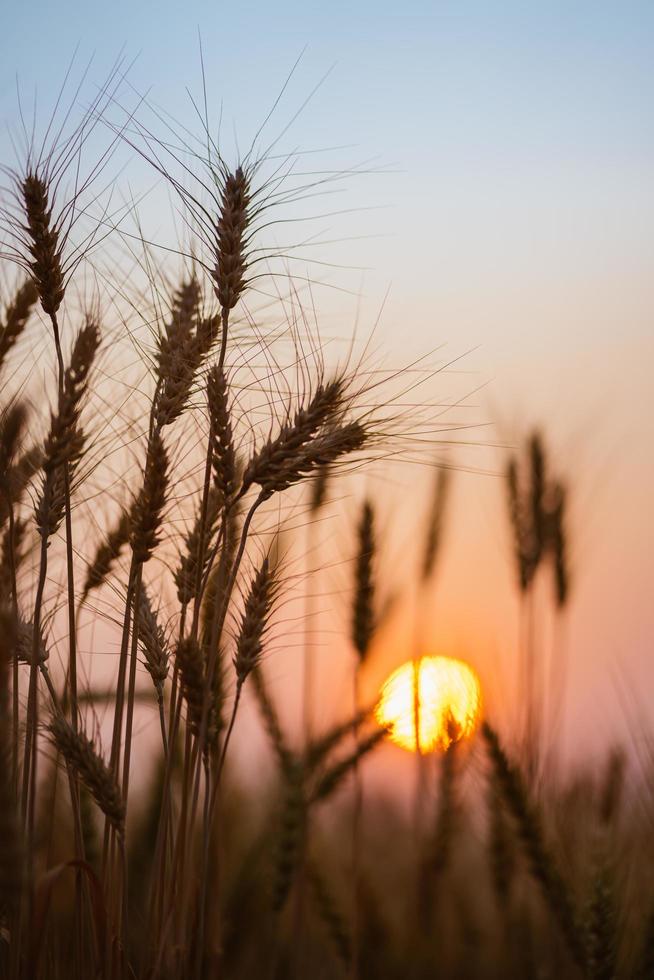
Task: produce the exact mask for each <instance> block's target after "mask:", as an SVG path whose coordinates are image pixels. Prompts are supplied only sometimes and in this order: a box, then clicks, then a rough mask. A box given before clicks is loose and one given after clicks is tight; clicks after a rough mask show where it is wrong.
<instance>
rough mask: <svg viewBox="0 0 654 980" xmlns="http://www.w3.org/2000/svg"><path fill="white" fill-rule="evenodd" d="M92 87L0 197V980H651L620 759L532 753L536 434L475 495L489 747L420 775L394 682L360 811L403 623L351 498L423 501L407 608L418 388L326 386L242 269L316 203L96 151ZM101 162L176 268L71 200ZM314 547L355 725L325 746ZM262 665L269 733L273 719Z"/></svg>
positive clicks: (430, 479)
mask: <svg viewBox="0 0 654 980" xmlns="http://www.w3.org/2000/svg"><path fill="white" fill-rule="evenodd" d="M119 80H120V71H119V70H118V69H116V71H115V72H114V73H113V74H112V75H111V76H110V77H109V79H108V80H107V81H106V82H105V84H104V85H103V86H102V87H101V88H100V90H99V94H96V95H95V96H94V97H93V98H92V99H91V101H90V104H89V105H88V106H87V108H86V109H84V110H83V111H82V112H81V113H79V112H78V102H77V100H73V101H71V103H70V106H69V107H64V106H65V102H62V104H61V105H59V106H57V107H56V108H55V110H54V112H53V115H52V118H51V121H50V124H49V125H48V126H46V127H44V128H43V132H40V133H39V134H38V135H37V134H36V133H30V132H28V130H25V136H26V141H25V146H24V147H23V148H22V150H21V152H20V153H19V154H18V155H19V158H20V162H19V164H18V165H15V166H14V165H7V166H6V167H5V168H4V174H5V179H4V181H3V183H4V187H3V191H2V199H1V215H2V249H1V252H2V265H3V271H2V283H3V303H2V309H1V313H0V372H2V404H1V407H0V457H1V458H0V518H1V523H2V527H1V529H0V530H1V533H2V540H1V555H0V581H1V583H2V587H1V589H0V602H1V605H0V620H1V629H0V751H1V752H2V764H1V766H0V797H1V802H0V821H1V822H2V823H1V827H0V923H1V928H0V975H1V976H2V977H7V978H10V980H19V978H28V977H29V978H31V977H44V978H53V980H58V978H61V980H64V978H71V980H78V978H79V980H87V978H90V977H104V978H107V980H118V978H121V980H122V978H125V980H126V978H130V977H138V978H144V980H145V978H148V980H149V978H152V980H155V978H161V980H168V978H170V980H177V978H180V980H181V978H184V980H191V978H195V980H199V978H203V977H221V978H270V980H273V978H286V977H297V978H300V977H301V978H304V977H306V978H309V977H311V978H321V977H324V978H332V977H333V978H339V977H344V978H345V977H347V978H357V980H358V978H362V980H363V978H371V980H373V978H374V980H384V978H398V980H399V978H407V980H410V978H416V980H418V978H432V977H433V978H436V977H443V978H445V977H447V978H450V977H451V978H455V977H456V978H462V980H465V978H475V977H479V978H486V977H488V978H491V977H493V978H511V977H516V978H528V977H534V978H547V977H555V976H558V977H561V976H564V977H568V976H569V977H571V978H574V977H579V978H592V980H610V978H619V977H620V978H621V977H625V978H627V977H628V978H633V980H636V978H638V980H641V978H642V980H645V978H648V977H654V890H653V888H652V871H653V870H654V855H653V854H652V847H651V828H652V820H653V819H654V807H653V804H652V799H651V792H650V790H649V787H648V786H647V785H645V784H643V785H641V784H640V783H639V782H638V781H637V780H634V779H629V778H627V776H628V758H627V755H626V754H625V753H624V752H622V751H619V750H616V751H614V752H612V753H610V754H609V756H608V757H607V758H606V760H605V764H603V765H602V766H601V767H600V768H597V767H595V768H591V767H589V768H588V770H587V771H584V772H581V773H570V772H568V771H566V770H564V769H562V768H561V767H559V766H558V765H557V760H556V758H554V754H555V750H554V747H553V746H552V745H551V744H550V741H549V738H548V732H549V734H550V735H551V731H552V728H554V729H556V726H557V724H558V723H559V722H560V719H561V717H562V715H563V713H564V711H565V690H564V684H563V681H561V680H560V678H559V683H558V684H557V682H556V679H555V680H554V681H552V678H548V677H547V676H546V671H545V668H544V665H543V663H542V662H541V660H540V654H542V647H541V645H539V644H538V643H537V642H536V638H537V637H538V635H539V631H540V630H541V628H542V622H541V620H542V616H543V609H542V605H539V604H538V603H537V602H536V600H535V595H536V592H537V583H538V582H541V581H542V580H543V579H544V578H546V579H547V581H548V583H550V585H549V586H548V588H549V591H548V593H547V594H548V597H549V598H548V608H547V610H546V615H547V617H548V621H551V623H552V624H553V627H552V635H553V636H554V646H555V650H554V653H555V655H558V654H559V652H560V653H561V656H563V653H562V647H563V645H564V634H565V621H566V615H567V610H568V606H569V604H570V602H571V601H572V600H573V598H574V584H575V583H574V577H572V576H571V574H570V561H569V554H570V538H571V536H573V535H574V528H573V527H571V522H570V520H569V508H568V503H569V497H570V494H571V493H572V492H573V491H574V487H573V486H572V482H571V480H570V479H569V478H568V477H567V476H566V475H565V474H559V473H558V472H556V469H555V467H553V465H552V463H551V459H550V454H549V449H548V442H547V438H546V433H545V432H544V431H543V430H537V431H534V432H527V433H524V438H522V439H521V441H520V442H519V444H517V445H515V446H513V447H510V448H507V450H506V452H505V460H504V464H505V465H504V470H503V472H502V473H500V474H498V475H499V483H500V484H501V488H502V490H501V492H502V494H503V495H504V498H505V518H506V519H505V522H504V526H503V528H502V533H503V534H505V535H506V538H507V541H509V542H510V548H511V551H512V560H513V565H514V584H515V590H516V595H517V602H518V605H519V609H520V619H521V623H520V626H521V629H520V637H521V640H520V648H519V649H517V650H516V651H515V656H514V670H515V677H516V679H517V680H516V683H517V686H518V690H519V692H520V702H519V703H520V712H519V715H520V717H519V719H518V721H517V722H516V723H515V724H513V725H512V726H510V727H509V728H508V729H507V726H506V725H505V724H504V719H503V718H501V717H496V715H494V714H493V710H492V706H491V707H489V710H488V713H486V712H485V710H484V706H483V705H482V706H481V707H479V710H478V706H477V704H476V702H475V705H474V711H472V714H471V721H470V726H469V730H468V729H465V728H464V726H463V724H462V722H461V719H460V718H459V716H458V715H457V714H456V711H455V708H454V706H453V704H449V703H448V705H446V706H445V710H446V714H445V715H443V717H442V718H441V720H440V722H439V725H440V728H439V729H438V731H437V733H436V734H437V736H438V737H437V738H435V739H434V740H433V742H432V743H430V744H427V742H428V738H429V732H428V731H427V735H426V736H425V737H424V738H423V735H422V731H423V729H422V727H421V724H420V722H421V717H423V720H424V718H427V713H428V711H429V710H430V705H429V703H428V701H427V699H426V697H423V696H422V695H421V694H420V692H421V690H422V688H421V687H420V684H419V680H418V679H419V678H420V676H421V673H420V671H421V666H420V663H419V661H418V658H416V661H415V663H414V677H415V683H414V685H413V688H412V687H411V685H409V692H410V695H409V696H410V707H409V709H408V711H409V715H408V717H409V723H410V727H409V736H408V742H409V748H411V749H413V750H414V751H413V753H412V755H411V756H407V760H409V764H411V765H413V764H414V763H415V766H414V768H415V775H416V780H415V793H414V798H412V799H411V800H410V801H409V803H408V805H407V806H405V807H404V808H395V807H394V806H393V805H392V804H391V803H390V802H389V799H388V798H387V797H386V796H385V795H384V794H383V793H382V792H381V791H380V790H379V787H377V788H375V786H374V785H372V784H370V783H369V782H366V780H365V779H364V774H365V770H366V767H367V765H368V764H369V762H370V761H371V760H372V758H373V757H375V756H376V755H377V754H378V752H379V750H380V747H381V746H382V745H383V744H386V743H387V742H388V740H389V739H391V738H392V737H393V734H394V732H393V719H392V718H391V719H386V720H384V719H383V718H382V716H381V714H380V712H379V710H378V704H377V702H376V700H374V699H373V700H370V698H369V697H368V693H369V691H368V688H367V687H366V685H365V683H364V681H365V676H366V671H367V670H368V669H369V666H370V664H371V662H372V661H374V659H375V657H376V656H377V651H378V646H379V643H380V638H381V637H383V635H384V632H385V631H386V630H387V629H388V625H389V623H390V622H391V621H392V620H393V616H394V610H395V604H394V601H393V599H394V598H396V597H395V591H396V590H397V589H400V588H401V587H402V583H401V582H394V581H393V578H392V575H391V571H390V569H389V567H388V563H386V564H384V562H383V560H382V554H383V547H384V534H385V530H386V529H385V526H384V521H383V520H382V519H381V518H380V507H379V504H378V501H377V500H376V498H375V493H374V487H375V485H376V484H374V483H373V482H366V481H367V473H368V471H369V470H372V471H376V470H379V467H385V466H387V467H393V466H397V465H399V466H403V465H404V466H408V465H409V464H410V465H411V466H414V467H416V471H417V472H418V473H419V475H420V476H419V478H420V480H421V481H422V482H423V483H424V484H425V485H426V486H428V487H429V494H430V504H429V507H428V508H427V510H426V512H425V514H424V515H423V517H422V519H421V523H420V526H419V527H417V528H416V531H415V538H414V540H412V541H411V543H410V551H411V554H412V556H415V561H414V563H413V564H414V569H415V574H414V577H413V580H412V581H411V583H410V585H409V586H406V584H405V586H404V587H405V588H407V589H411V590H413V592H414V593H415V595H417V597H418V603H417V605H418V608H419V607H420V602H421V597H423V601H424V597H425V596H426V595H427V594H428V593H429V590H430V589H433V588H434V585H435V583H437V580H438V575H439V571H440V563H441V561H442V560H443V555H442V553H441V552H442V549H441V543H442V538H443V534H444V531H445V529H446V526H447V522H448V513H449V503H450V498H451V496H452V495H453V494H456V489H457V488H456V469H457V466H456V459H455V458H454V457H453V456H452V455H451V454H448V453H447V452H445V451H444V444H443V442H442V441H441V440H439V435H438V426H437V425H436V423H435V415H434V413H433V411H432V410H431V408H430V406H429V405H428V404H427V402H426V401H425V404H424V405H423V406H421V407H420V409H419V410H416V407H415V402H416V398H415V390H414V389H415V387H416V373H415V365H414V364H407V365H406V366H402V365H394V366H393V368H392V369H388V370H386V369H384V370H382V369H380V368H379V366H378V364H377V363H376V362H375V361H374V358H372V357H371V355H370V352H369V351H368V349H367V347H366V345H365V344H363V345H362V346H357V345H356V344H355V343H354V341H353V342H352V344H350V343H349V339H350V338H349V337H348V338H346V343H345V344H344V345H341V347H340V348H339V351H340V352H339V353H338V354H337V355H336V356H333V355H332V353H331V350H332V348H331V347H330V345H329V344H327V343H326V342H325V337H323V336H322V335H321V332H320V331H319V329H318V328H317V318H316V317H315V315H314V311H313V309H312V300H311V290H310V288H307V284H306V283H305V282H303V281H301V279H296V278H294V275H293V269H292V267H291V265H289V264H288V263H286V256H280V255H277V254H275V253H274V251H272V250H271V249H268V250H266V245H265V241H266V229H267V228H268V227H269V224H270V223H271V222H273V221H275V220H276V217H275V216H276V209H278V208H283V207H284V206H285V205H288V204H289V203H290V204H292V205H293V207H295V208H297V207H300V208H301V207H303V206H304V203H303V202H304V199H305V198H306V197H308V196H309V195H310V194H312V193H313V192H314V191H315V190H316V189H317V186H318V184H319V183H320V181H318V182H317V181H316V180H315V179H314V178H311V177H308V178H305V179H300V180H299V181H297V180H295V179H294V178H293V176H292V172H293V165H294V159H293V157H292V155H289V156H288V157H287V158H283V157H282V159H281V162H280V161H279V159H277V158H272V157H269V158H267V157H266V156H265V154H264V155H263V156H258V155H257V152H256V151H255V149H254V144H253V147H252V148H251V149H250V150H249V151H247V152H245V153H244V154H243V155H241V156H240V157H239V158H234V159H224V158H223V156H222V155H221V151H220V147H219V145H217V143H216V139H217V136H216V134H215V133H213V132H212V131H211V128H210V127H207V129H206V131H205V132H201V133H200V139H199V140H198V143H197V144H195V143H194V144H192V145H193V147H195V149H193V150H189V149H188V146H185V147H184V145H183V144H177V145H173V143H172V142H171V137H170V134H169V133H167V132H166V131H165V130H164V131H162V133H161V134H159V135H157V134H156V133H153V132H152V131H151V130H150V128H148V127H146V126H145V124H144V123H142V122H141V121H140V118H139V112H138V109H136V110H135V111H134V112H131V111H130V112H129V113H127V114H126V118H125V119H123V120H121V121H120V122H116V118H117V114H116V105H117V104H119V103H118V96H117V92H118V82H119ZM91 135H92V137H93V138H92V139H91ZM177 135H179V134H177ZM97 140H99V141H100V142H102V140H104V141H105V145H104V149H101V150H98V151H97V152H96V141H97ZM198 145H199V146H201V147H203V149H197V146H198ZM90 146H92V150H90V149H89V147H90ZM116 147H120V148H121V149H125V148H127V150H128V151H129V152H130V153H132V154H134V155H135V156H136V157H138V159H139V160H140V161H141V162H143V161H146V162H147V164H148V166H150V167H151V168H152V171H153V173H154V174H156V176H157V177H158V178H160V179H163V180H165V181H166V182H167V184H168V186H169V190H170V194H171V196H172V197H173V198H174V200H175V201H176V206H178V207H179V209H180V211H181V213H183V215H184V225H183V228H182V231H181V233H180V239H179V241H178V242H177V244H176V248H175V249H174V250H173V254H172V255H171V254H166V255H163V254H162V252H161V251H158V249H157V246H158V244H160V243H157V242H151V241H149V240H148V239H147V238H146V237H145V235H141V236H140V237H139V234H138V233H136V232H134V231H131V232H130V233H127V232H126V231H125V227H124V224H123V217H124V215H125V214H127V213H128V214H129V216H130V219H133V218H134V214H135V213H138V212H137V209H138V202H134V201H132V200H129V201H128V204H127V205H125V206H123V205H120V206H118V205H114V203H113V201H109V200H107V199H106V198H105V197H104V196H103V195H104V188H103V186H102V185H103V183H104V181H105V176H106V172H107V165H108V161H110V160H111V158H112V153H113V152H114V151H115V149H116ZM94 154H95V156H94ZM335 176H339V175H335ZM330 179H331V178H330ZM132 227H133V228H135V229H136V230H137V232H138V229H139V227H140V226H139V224H138V220H135V221H134V224H133V225H130V228H132ZM309 287H310V284H309ZM421 370H422V367H421ZM424 373H425V376H428V377H430V378H431V377H432V374H433V372H432V370H431V368H429V367H428V366H426V367H425V368H424ZM436 374H437V372H436ZM405 396H408V398H407V397H405ZM419 398H420V394H418V399H419ZM480 438H481V437H480ZM370 487H373V490H371V489H370ZM403 503H404V505H406V506H409V507H410V506H411V501H410V500H409V501H403ZM325 527H327V528H328V532H327V533H328V536H331V537H332V538H333V539H334V540H335V541H336V542H337V552H338V555H339V556H340V560H339V562H338V564H339V571H340V574H341V579H342V580H343V581H344V583H345V584H344V586H343V588H342V590H341V598H342V597H343V596H345V599H344V600H343V601H342V602H340V604H339V603H338V602H337V603H335V606H334V608H335V611H334V613H333V615H334V618H335V619H336V621H337V625H336V628H337V629H338V630H339V631H340V635H341V637H342V638H344V641H343V642H344V644H345V647H346V649H347V655H348V662H347V671H348V674H349V678H350V680H349V684H350V690H351V699H350V700H348V703H347V705H346V706H345V708H344V710H343V711H342V712H341V713H340V715H339V716H338V717H334V718H332V719H330V720H329V723H328V724H325V722H324V713H322V712H320V711H319V710H318V707H319V702H320V699H321V697H322V692H321V687H320V683H319V680H318V678H317V677H316V673H315V665H314V663H313V655H314V649H313V648H314V645H315V640H314V639H313V628H314V627H313V626H312V623H313V622H314V618H315V608H314V607H315V603H316V601H317V599H319V600H320V602H321V603H326V602H327V600H328V599H329V589H328V587H327V585H326V584H325V581H324V580H323V582H322V584H321V581H320V580H319V579H320V575H319V573H320V572H321V571H322V570H324V569H325V568H328V567H329V566H330V565H331V564H333V563H335V559H334V555H333V553H331V552H330V551H329V549H328V548H327V550H326V551H325V552H324V553H323V552H322V551H321V548H322V547H323V544H324V533H323V535H322V536H317V535H316V530H317V529H319V528H322V529H323V530H324V528H325ZM294 547H295V548H299V549H300V554H301V555H302V554H303V552H302V549H304V557H303V559H302V561H305V563H304V564H302V561H300V562H298V560H297V559H296V558H295V557H294V552H293V548H294ZM307 555H308V556H309V557H308V558H307ZM321 590H322V591H321ZM416 618H419V617H417V614H416ZM288 646H292V647H293V649H294V665H295V666H294V670H295V679H294V680H293V683H294V684H295V683H296V679H299V680H297V683H298V685H299V689H300V691H301V708H302V712H301V714H302V717H301V724H300V725H299V726H289V723H288V718H289V709H288V704H287V703H286V698H285V693H284V690H283V686H280V685H279V684H278V683H277V684H273V683H271V676H273V677H274V674H275V666H274V665H275V652H276V650H279V649H280V647H288ZM559 648H561V650H560V649H559ZM411 691H413V693H411ZM246 702H247V703H248V704H251V705H254V706H256V711H257V721H256V725H257V727H258V730H259V735H260V736H261V739H263V740H264V741H265V753H266V759H267V762H266V767H267V774H268V778H267V780H266V781H265V782H261V781H259V782H257V783H256V785H253V783H252V780H250V781H248V780H247V779H246V778H245V775H247V774H244V773H242V772H241V771H240V767H241V766H243V760H244V759H245V758H247V755H248V752H249V751H252V752H253V753H254V751H255V749H252V750H250V747H249V745H248V739H251V738H252V728H251V726H248V725H243V724H239V721H240V720H241V716H242V714H243V711H244V704H245V703H246ZM546 718H547V719H549V728H548V725H547V724H546ZM552 719H553V721H552ZM144 732H145V734H144ZM406 740H407V739H406V737H405V742H406ZM412 742H414V743H415V744H411V743H412ZM415 750H417V751H415ZM405 761H406V760H405Z"/></svg>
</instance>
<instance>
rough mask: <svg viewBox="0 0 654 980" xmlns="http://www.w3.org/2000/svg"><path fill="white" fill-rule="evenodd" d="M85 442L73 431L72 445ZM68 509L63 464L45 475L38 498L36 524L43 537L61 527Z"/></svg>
mask: <svg viewBox="0 0 654 980" xmlns="http://www.w3.org/2000/svg"><path fill="white" fill-rule="evenodd" d="M81 444H83V436H81V435H80V434H79V433H77V432H75V433H73V435H72V437H71V446H72V447H73V448H75V446H80V445H81ZM65 510H66V482H65V479H64V468H63V466H60V467H58V468H57V469H56V470H55V471H54V472H50V473H48V474H47V475H46V476H44V478H43V480H42V483H41V490H40V492H39V494H38V496H37V499H36V505H35V508H34V516H35V521H36V526H37V529H38V531H39V534H40V535H41V537H42V538H50V537H52V536H53V535H54V534H56V533H57V531H58V530H59V528H60V527H61V522H62V521H63V519H64V515H65Z"/></svg>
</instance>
